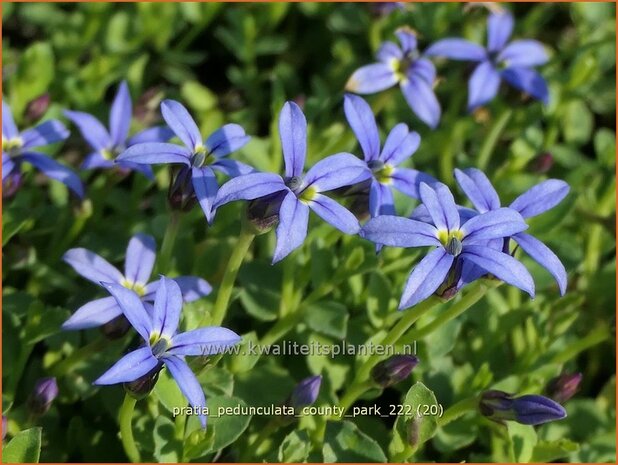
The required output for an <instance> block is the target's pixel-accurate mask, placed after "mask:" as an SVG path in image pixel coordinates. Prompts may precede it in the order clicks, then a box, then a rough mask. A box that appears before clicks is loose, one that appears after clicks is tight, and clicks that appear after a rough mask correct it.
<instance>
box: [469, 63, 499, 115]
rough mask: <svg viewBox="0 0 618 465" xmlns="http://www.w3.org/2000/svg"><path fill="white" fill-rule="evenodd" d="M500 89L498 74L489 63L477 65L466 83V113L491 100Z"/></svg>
mask: <svg viewBox="0 0 618 465" xmlns="http://www.w3.org/2000/svg"><path fill="white" fill-rule="evenodd" d="M499 87H500V73H498V71H497V70H496V68H494V65H493V64H492V63H490V62H489V61H483V62H482V63H481V64H479V65H478V66H477V67H476V68H475V69H474V72H473V73H472V76H470V81H469V82H468V111H472V110H474V109H475V108H477V107H479V106H481V105H484V104H485V103H487V102H489V101H490V100H492V99H493V98H494V97H495V96H496V94H497V93H498V89H499Z"/></svg>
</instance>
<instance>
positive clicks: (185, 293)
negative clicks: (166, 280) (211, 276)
mask: <svg viewBox="0 0 618 465" xmlns="http://www.w3.org/2000/svg"><path fill="white" fill-rule="evenodd" d="M173 279H174V281H176V284H178V286H179V287H180V292H181V293H182V299H183V300H184V301H185V302H193V301H195V300H198V299H201V298H202V297H205V296H207V295H208V294H210V293H211V292H212V286H211V285H210V284H208V281H206V280H204V279H202V278H198V277H197V276H178V277H176V278H173Z"/></svg>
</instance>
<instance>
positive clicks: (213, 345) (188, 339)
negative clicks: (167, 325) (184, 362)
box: [168, 326, 241, 356]
mask: <svg viewBox="0 0 618 465" xmlns="http://www.w3.org/2000/svg"><path fill="white" fill-rule="evenodd" d="M240 340H241V337H240V336H239V335H238V334H236V333H235V332H234V331H231V330H229V329H227V328H222V327H220V326H210V327H207V328H199V329H194V330H193V331H188V332H186V333H180V334H177V335H176V336H174V337H173V338H172V346H171V347H170V349H169V350H168V353H170V354H173V355H200V356H205V355H215V354H220V353H223V352H225V351H226V350H227V349H229V348H230V347H232V346H234V345H236V344H238V343H239V342H240Z"/></svg>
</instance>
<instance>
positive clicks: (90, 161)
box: [80, 152, 114, 170]
mask: <svg viewBox="0 0 618 465" xmlns="http://www.w3.org/2000/svg"><path fill="white" fill-rule="evenodd" d="M113 167H114V162H113V161H111V160H106V159H105V158H103V155H101V152H92V153H91V154H90V155H88V156H87V157H86V158H85V159H84V161H83V163H82V166H80V168H81V169H82V170H92V169H95V168H113Z"/></svg>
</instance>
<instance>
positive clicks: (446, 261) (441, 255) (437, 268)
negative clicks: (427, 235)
mask: <svg viewBox="0 0 618 465" xmlns="http://www.w3.org/2000/svg"><path fill="white" fill-rule="evenodd" d="M454 259H455V257H453V256H452V255H451V254H449V253H447V252H446V250H444V249H443V248H442V247H439V248H437V249H435V250H432V251H431V252H429V253H428V254H427V255H425V257H423V259H422V260H421V261H420V262H419V263H418V265H416V266H415V267H414V270H412V273H410V276H409V277H408V281H407V282H406V285H405V288H404V290H403V293H402V295H401V300H400V302H399V310H403V309H405V308H409V307H412V306H414V305H416V304H417V303H419V302H421V301H423V300H425V299H426V298H428V297H429V296H431V294H433V293H434V292H435V291H436V290H437V289H438V288H439V287H440V285H441V284H442V283H443V282H444V279H445V278H446V276H447V275H448V272H449V270H450V269H451V265H452V264H453V260H454ZM410 311H414V310H410Z"/></svg>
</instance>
